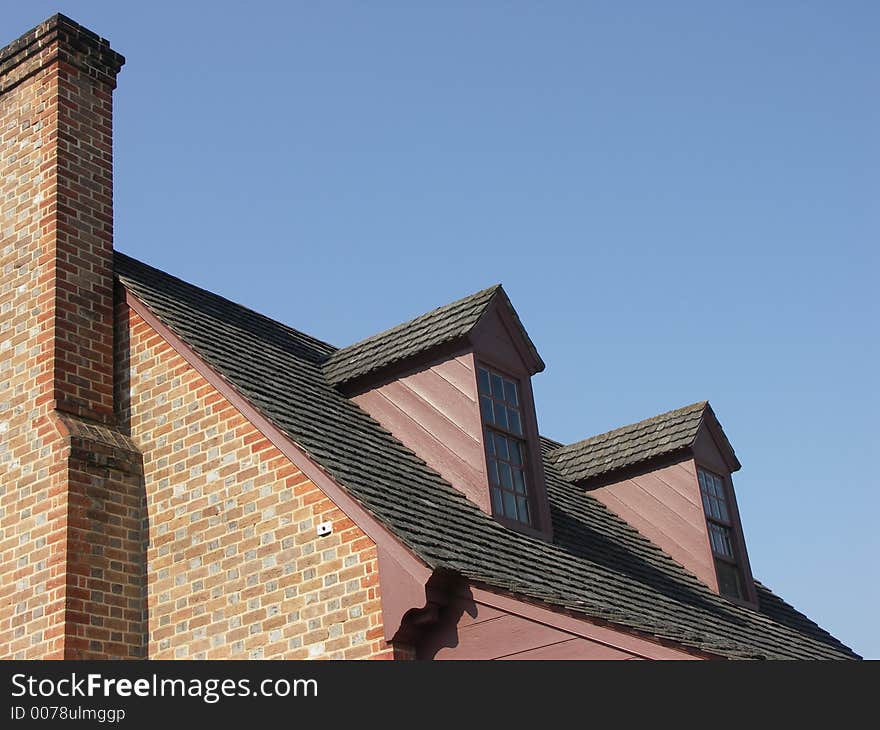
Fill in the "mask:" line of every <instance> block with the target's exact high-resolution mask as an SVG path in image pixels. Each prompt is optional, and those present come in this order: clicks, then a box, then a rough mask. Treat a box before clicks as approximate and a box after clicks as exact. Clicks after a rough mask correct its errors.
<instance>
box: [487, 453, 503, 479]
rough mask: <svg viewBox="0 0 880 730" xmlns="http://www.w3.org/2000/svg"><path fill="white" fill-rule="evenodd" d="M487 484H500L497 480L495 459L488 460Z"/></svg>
mask: <svg viewBox="0 0 880 730" xmlns="http://www.w3.org/2000/svg"><path fill="white" fill-rule="evenodd" d="M489 483H490V484H501V480H499V479H498V462H497V461H495V459H489Z"/></svg>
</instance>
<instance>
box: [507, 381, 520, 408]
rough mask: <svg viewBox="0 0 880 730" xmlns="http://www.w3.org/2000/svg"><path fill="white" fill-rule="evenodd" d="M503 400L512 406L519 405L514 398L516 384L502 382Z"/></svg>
mask: <svg viewBox="0 0 880 730" xmlns="http://www.w3.org/2000/svg"><path fill="white" fill-rule="evenodd" d="M504 400H506V401H507V402H508V403H510V405H512V406H518V405H519V401H518V400H517V398H516V383H513V382H511V381H510V380H507V379H505V380H504Z"/></svg>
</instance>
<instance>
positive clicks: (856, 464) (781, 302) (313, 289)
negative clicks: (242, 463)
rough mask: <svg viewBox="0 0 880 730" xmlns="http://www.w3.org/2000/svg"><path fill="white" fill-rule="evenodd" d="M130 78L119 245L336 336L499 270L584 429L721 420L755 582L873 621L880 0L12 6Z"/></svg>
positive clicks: (552, 426) (125, 87) (844, 627)
mask: <svg viewBox="0 0 880 730" xmlns="http://www.w3.org/2000/svg"><path fill="white" fill-rule="evenodd" d="M57 11H61V12H64V13H65V14H67V15H69V16H71V17H72V18H74V19H75V20H77V21H79V22H81V23H83V24H84V25H86V26H88V27H90V28H92V29H93V30H95V31H96V32H98V33H100V34H101V35H103V36H105V37H107V38H109V39H110V41H111V43H112V45H113V47H114V48H116V49H117V50H118V51H120V52H121V53H123V54H124V55H125V56H126V57H127V58H128V62H127V64H126V66H125V68H124V69H123V70H122V73H121V75H120V77H119V88H118V91H117V95H116V105H117V106H116V245H117V248H119V249H120V250H122V251H125V252H127V253H129V254H132V255H134V256H136V257H138V258H141V259H143V260H144V261H146V262H148V263H151V264H154V265H156V266H159V267H160V268H163V269H165V270H167V271H169V272H172V273H174V274H177V275H179V276H181V277H183V278H185V279H187V280H190V281H193V282H195V283H197V284H199V285H202V286H205V287H207V288H209V289H211V290H214V291H217V292H219V293H221V294H224V295H225V296H228V297H229V298H231V299H233V300H236V301H239V302H242V303H244V304H247V305H249V306H251V307H253V308H254V309H257V310H259V311H261V312H264V313H266V314H268V315H270V316H273V317H275V318H277V319H280V320H283V321H284V322H286V323H288V324H291V325H293V326H295V327H298V328H300V329H303V330H305V331H307V332H309V333H311V334H314V335H316V336H319V337H321V338H322V339H325V340H328V341H330V342H332V343H334V344H337V345H344V344H348V343H351V342H353V341H355V340H358V339H360V338H362V337H365V336H367V335H369V334H372V333H374V332H377V331H379V330H381V329H384V328H386V327H388V326H391V325H393V324H396V323H398V322H400V321H403V320H405V319H408V318H410V317H412V316H415V315H417V314H420V313H422V312H424V311H426V310H428V309H431V308H433V307H435V306H438V305H440V304H443V303H445V302H448V301H450V300H452V299H456V298H458V297H460V296H463V295H465V294H468V293H470V292H472V291H474V290H477V289H480V288H482V287H484V286H487V285H489V284H493V283H496V282H502V283H503V284H504V286H505V289H506V290H507V292H508V294H509V295H510V297H511V299H512V301H513V303H514V305H515V306H516V307H517V309H518V311H519V314H520V316H521V318H522V319H523V321H524V323H525V325H526V327H527V328H528V331H529V333H530V335H531V337H532V339H533V340H534V341H535V343H536V344H537V346H538V349H539V351H540V352H541V354H542V356H543V358H544V360H545V361H546V362H547V369H546V371H545V372H544V373H542V374H540V375H538V376H536V377H535V379H534V386H535V391H536V397H537V404H538V418H539V424H540V426H541V430H542V431H543V433H545V434H546V435H548V436H551V437H553V438H556V439H559V440H561V441H565V442H568V441H573V440H577V439H580V438H583V437H586V436H589V435H592V434H596V433H599V432H602V431H606V430H608V429H610V428H613V427H615V426H619V425H623V424H625V423H630V422H632V421H636V420H640V419H642V418H646V417H649V416H652V415H654V414H656V413H659V412H661V411H665V410H668V409H671V408H675V407H678V406H681V405H685V404H687V403H691V402H694V401H697V400H702V399H708V400H710V401H711V403H712V405H713V407H714V408H715V411H716V413H717V414H718V416H719V418H720V420H721V422H722V424H723V425H724V428H725V430H726V432H727V434H728V436H729V437H730V439H731V441H732V443H733V445H734V447H735V449H736V451H737V454H738V456H739V458H740V460H741V461H742V463H743V469H742V471H741V472H739V473H738V474H736V475H735V477H734V482H735V485H736V489H737V496H738V499H739V503H740V509H741V512H742V518H743V523H744V528H745V533H746V540H747V543H748V548H749V554H750V558H751V563H752V568H753V571H754V573H755V575H756V577H758V578H759V579H760V580H762V581H763V582H765V583H766V584H767V585H769V586H770V587H771V588H772V589H773V590H774V591H776V592H777V593H779V594H780V595H781V596H783V597H784V598H785V599H786V600H788V601H789V602H791V603H793V604H794V605H795V606H796V607H797V608H798V609H800V610H801V611H803V612H805V613H806V614H807V615H809V616H810V617H811V618H813V619H814V620H816V621H817V622H818V623H819V624H820V625H822V626H823V627H825V628H827V629H828V630H830V631H831V632H832V633H834V634H835V635H836V636H838V637H839V638H840V639H841V640H843V641H844V642H846V643H848V644H850V645H851V646H852V647H853V648H854V649H855V650H856V651H858V652H860V653H862V654H864V655H866V656H871V657H880V630H878V628H877V611H878V608H877V607H878V605H880V590H878V577H880V576H878V573H880V570H878V548H880V540H878V529H877V514H878V511H880V496H878V478H877V455H878V453H877V452H878V449H877V444H878V440H880V428H878V415H877V414H878V406H880V402H878V400H880V399H878V385H877V373H878V364H880V363H878V359H880V358H878V313H880V312H878V304H877V299H878V295H877V289H878V287H877V282H878V263H880V261H878V253H877V242H878V234H880V208H878V201H880V195H878V194H880V144H878V132H877V130H878V129H880V94H878V91H880V89H878V68H880V5H878V4H877V3H874V2H787V3H779V2H751V3H750V2H743V3H722V2H714V3H708V2H663V3H657V2H647V1H646V2H587V1H585V0H581V1H579V2H562V1H557V2H550V3H538V2H531V3H514V2H505V3H501V2H498V3H495V2H461V3H458V2H449V1H444V2H431V3H428V2H400V3H394V4H391V3H385V2H323V3H314V2H308V3H306V2H275V3H273V2H260V1H259V0H252V1H251V2H220V1H217V2H210V3H208V2H180V1H179V0H178V1H177V2H174V3H170V2H161V1H158V0H152V1H151V2H149V3H147V2H138V3H134V2H118V1H117V2H99V1H97V0H95V1H92V0H53V1H52V2H47V1H45V0H29V1H28V2H15V3H12V2H6V3H4V4H3V9H2V21H0V29H2V34H0V35H2V39H0V44H5V43H6V42H8V41H10V40H12V39H14V38H16V37H18V36H19V35H20V34H21V33H23V32H24V31H26V30H28V29H29V28H30V27H32V26H33V25H35V24H36V23H38V22H39V21H41V20H43V19H44V18H45V17H48V16H49V15H51V14H52V13H54V12H57Z"/></svg>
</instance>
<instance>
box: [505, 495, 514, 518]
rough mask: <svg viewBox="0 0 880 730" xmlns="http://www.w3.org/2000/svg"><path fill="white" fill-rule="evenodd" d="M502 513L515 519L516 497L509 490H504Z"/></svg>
mask: <svg viewBox="0 0 880 730" xmlns="http://www.w3.org/2000/svg"><path fill="white" fill-rule="evenodd" d="M503 495H504V514H505V515H507V516H508V517H510V518H511V519H514V520H515V519H516V498H515V497H514V496H513V495H512V494H511V493H510V492H504V493H503Z"/></svg>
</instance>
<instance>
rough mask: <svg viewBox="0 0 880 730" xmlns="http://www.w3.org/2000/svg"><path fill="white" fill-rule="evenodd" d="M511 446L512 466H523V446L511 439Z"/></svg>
mask: <svg viewBox="0 0 880 730" xmlns="http://www.w3.org/2000/svg"><path fill="white" fill-rule="evenodd" d="M508 443H509V445H510V461H511V463H512V464H515V465H516V466H522V463H523V454H522V444H521V443H520V442H519V441H514V440H513V439H510V441H509V442H508Z"/></svg>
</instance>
